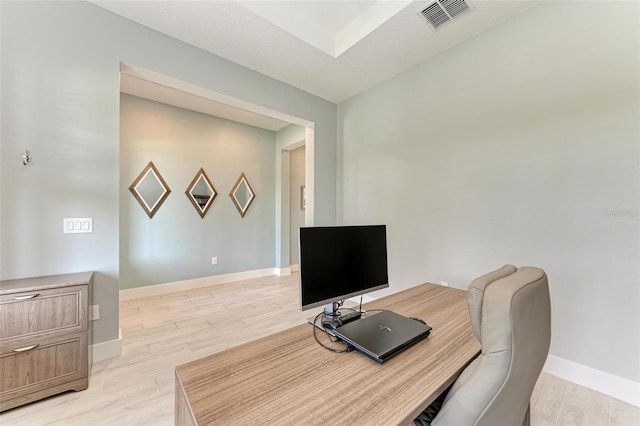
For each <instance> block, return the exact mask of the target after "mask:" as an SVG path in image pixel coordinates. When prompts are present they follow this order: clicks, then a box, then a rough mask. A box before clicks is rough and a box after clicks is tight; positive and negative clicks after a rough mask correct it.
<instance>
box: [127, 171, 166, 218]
mask: <svg viewBox="0 0 640 426" xmlns="http://www.w3.org/2000/svg"><path fill="white" fill-rule="evenodd" d="M149 171H151V172H152V173H153V174H154V175H155V177H156V178H157V180H158V182H159V183H160V185H161V186H162V188H163V189H164V193H163V194H162V196H161V197H160V198H159V199H158V201H156V203H155V205H154V206H153V208H151V207H149V205H148V204H147V202H146V201H145V200H144V198H142V196H141V195H140V193H139V192H138V190H137V189H136V187H137V186H138V184H139V183H140V182H141V181H142V179H144V178H145V176H147V173H149ZM129 191H131V193H132V194H133V196H134V197H135V199H136V200H138V203H140V205H141V206H142V209H143V210H144V211H145V212H146V213H147V215H149V218H152V217H153V215H155V214H156V212H157V211H158V209H159V208H160V206H161V205H162V203H164V200H166V199H167V197H168V196H169V194H170V193H171V188H169V185H167V182H165V181H164V179H163V178H162V175H161V174H160V172H159V171H158V169H157V168H156V166H155V165H154V164H153V161H149V164H147V166H146V167H145V168H144V169H143V170H142V172H141V173H140V174H139V175H138V177H137V178H136V180H134V181H133V183H132V184H131V185H130V186H129Z"/></svg>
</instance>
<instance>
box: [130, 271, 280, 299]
mask: <svg viewBox="0 0 640 426" xmlns="http://www.w3.org/2000/svg"><path fill="white" fill-rule="evenodd" d="M284 269H289V268H266V269H256V270H254V271H245V272H235V273H232V274H224V275H214V276H211V277H204V278H196V279H193V280H185V281H176V282H172V283H165V284H156V285H150V286H146V287H138V288H129V289H124V290H120V300H131V299H137V298H139V297H148V296H159V295H163V294H167V293H172V292H176V291H183V290H191V289H194V288H200V287H208V286H210V285H216V284H225V283H230V282H234V281H242V280H248V279H251V278H260V277H267V276H269V275H287V274H285V273H282V270H284ZM289 273H290V271H289Z"/></svg>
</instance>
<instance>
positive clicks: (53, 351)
mask: <svg viewBox="0 0 640 426" xmlns="http://www.w3.org/2000/svg"><path fill="white" fill-rule="evenodd" d="M87 335H88V333H87V332H82V333H76V334H72V335H68V336H62V337H57V338H51V339H44V338H43V339H41V340H38V339H34V341H33V343H32V344H31V345H28V346H24V347H12V346H9V345H8V347H7V348H6V349H5V350H4V351H3V353H0V371H2V374H1V375H0V401H3V402H6V401H7V400H10V399H12V398H16V397H18V396H21V395H25V394H29V393H33V392H37V391H40V390H42V389H46V388H50V387H54V386H58V385H61V384H63V383H67V382H72V381H74V380H78V379H82V378H86V377H87V373H88V371H87V370H88V361H87V344H88V343H87ZM31 346H34V347H33V348H31ZM30 348H31V349H30ZM85 387H86V386H85Z"/></svg>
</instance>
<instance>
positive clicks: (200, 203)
mask: <svg viewBox="0 0 640 426" xmlns="http://www.w3.org/2000/svg"><path fill="white" fill-rule="evenodd" d="M185 194H187V198H189V200H190V201H191V204H193V207H195V209H196V211H197V212H198V214H200V217H201V218H203V219H204V215H205V214H207V210H209V207H211V204H213V200H214V199H215V198H216V195H218V193H217V192H216V189H215V188H214V187H213V184H212V183H211V181H210V180H209V177H208V176H207V174H206V173H205V172H204V169H202V168H200V170H198V173H196V177H194V178H193V180H192V181H191V183H190V184H189V187H188V188H187V190H186V191H185Z"/></svg>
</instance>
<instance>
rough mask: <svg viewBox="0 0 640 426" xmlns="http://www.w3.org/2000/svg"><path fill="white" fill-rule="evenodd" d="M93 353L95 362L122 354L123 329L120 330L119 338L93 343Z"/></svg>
mask: <svg viewBox="0 0 640 426" xmlns="http://www.w3.org/2000/svg"><path fill="white" fill-rule="evenodd" d="M91 354H92V355H91V356H92V358H93V362H100V361H104V360H105V359H109V358H115V357H118V356H120V355H121V354H122V330H118V338H117V339H115V340H110V341H108V342H101V343H96V344H95V345H91Z"/></svg>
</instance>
